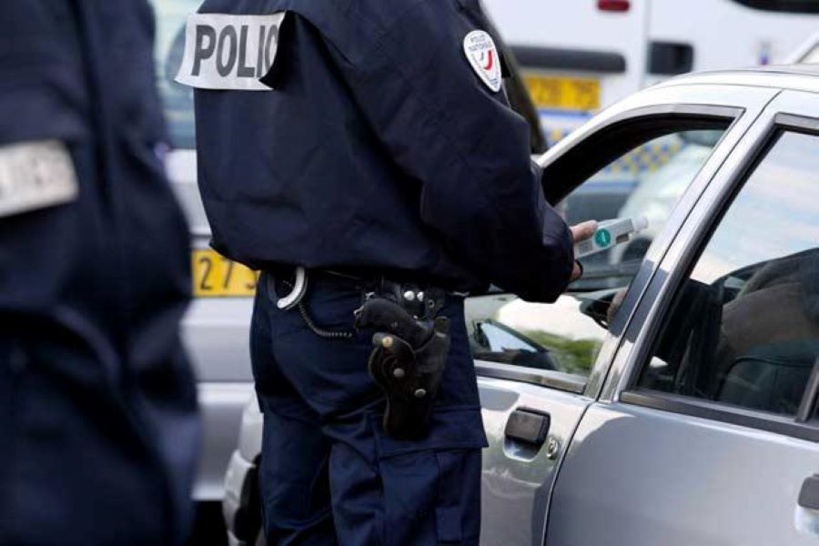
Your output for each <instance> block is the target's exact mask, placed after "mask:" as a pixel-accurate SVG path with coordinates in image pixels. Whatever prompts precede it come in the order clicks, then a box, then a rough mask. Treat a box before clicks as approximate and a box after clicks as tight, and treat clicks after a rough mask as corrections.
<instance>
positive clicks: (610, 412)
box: [224, 66, 819, 546]
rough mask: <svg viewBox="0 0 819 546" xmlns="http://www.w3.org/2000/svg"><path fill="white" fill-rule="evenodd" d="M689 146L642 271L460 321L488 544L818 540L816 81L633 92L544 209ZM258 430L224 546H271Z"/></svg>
mask: <svg viewBox="0 0 819 546" xmlns="http://www.w3.org/2000/svg"><path fill="white" fill-rule="evenodd" d="M715 132H717V133H718V138H712V137H713V135H714V133H715ZM698 133H702V135H701V136H703V137H707V138H700V139H695V140H697V142H698V144H697V145H698V146H703V145H704V144H703V143H704V142H707V143H709V144H707V146H708V148H707V153H698V154H694V155H696V157H693V158H692V157H688V158H686V162H687V163H690V161H691V160H696V161H697V164H696V165H695V166H694V168H693V170H691V171H690V176H688V175H687V176H688V180H687V182H686V184H685V187H684V188H682V189H681V190H680V189H677V188H674V189H673V191H675V192H677V196H679V197H678V198H677V197H676V196H675V202H676V205H675V206H673V207H670V206H663V207H662V211H660V212H661V213H662V214H661V216H662V217H657V216H656V214H655V213H658V212H657V211H651V213H650V214H647V216H649V217H652V218H653V221H654V222H655V223H659V224H661V229H657V230H656V233H652V241H651V244H650V246H649V247H648V248H647V249H646V248H643V250H642V251H641V253H642V252H645V255H644V256H641V255H638V254H640V253H635V252H632V253H629V254H628V255H621V256H619V257H618V259H617V260H609V259H605V260H599V259H598V260H594V261H590V262H589V263H588V264H587V267H586V275H585V278H584V279H583V280H582V281H581V282H578V283H576V284H575V286H573V287H572V288H571V290H570V291H569V292H568V293H566V294H565V295H564V296H562V297H561V298H560V300H559V301H558V302H557V303H555V304H554V305H538V304H530V303H526V302H523V301H521V300H519V299H517V298H515V297H513V296H510V295H506V294H492V295H487V296H482V297H478V298H473V299H471V300H470V301H469V304H468V309H467V318H468V322H469V325H470V338H471V342H472V345H473V353H474V356H475V366H476V367H477V370H478V374H479V384H480V391H481V401H482V405H483V418H484V423H485V427H486V432H487V434H488V436H489V439H490V447H489V448H488V449H487V450H486V451H485V452H484V460H483V507H482V517H483V527H482V529H483V532H482V539H481V543H482V544H484V545H487V546H496V545H499V544H503V545H504V546H533V545H540V544H547V545H558V546H575V545H576V546H588V545H590V544H605V545H608V546H617V545H622V546H656V545H659V544H662V545H664V546H690V545H693V544H696V545H699V546H726V545H742V546H748V545H760V546H770V545H772V544H776V545H782V544H792V545H800V544H804V545H813V544H816V543H817V540H819V476H817V475H816V474H817V472H819V418H817V400H818V399H819V358H818V357H819V68H817V67H814V68H811V67H808V66H801V67H790V68H788V67H785V68H769V69H764V70H763V69H758V70H752V71H736V72H724V73H714V74H703V75H694V76H686V77H682V78H679V79H675V80H672V81H669V82H666V83H663V84H661V85H659V86H656V87H653V88H651V89H649V90H646V91H643V92H640V93H638V94H636V95H634V96H632V97H630V98H628V99H626V100H624V101H622V102H620V103H618V104H617V105H615V106H613V107H611V108H609V109H607V110H605V111H604V112H603V113H601V114H599V115H598V116H596V117H595V118H593V119H592V120H591V121H590V122H588V123H587V124H586V125H584V126H583V127H582V128H580V129H579V130H577V131H576V132H575V133H573V134H572V135H571V136H569V137H568V138H567V139H565V140H564V141H562V142H560V143H559V144H558V145H557V146H555V147H554V148H553V149H552V150H550V151H549V152H548V153H546V154H545V155H544V156H543V157H542V158H541V159H540V163H541V164H542V166H543V167H544V180H545V190H546V193H547V195H548V197H549V199H550V201H551V202H553V203H559V202H565V201H566V198H567V197H568V196H569V195H571V194H572V192H574V191H575V190H576V189H577V188H578V187H580V186H581V185H582V184H588V183H589V182H590V181H591V182H593V181H594V180H595V177H599V176H604V174H601V173H606V169H607V167H608V166H610V165H616V164H618V161H617V160H618V159H620V158H622V157H625V156H626V155H627V154H629V152H630V151H632V150H637V149H640V150H643V149H646V148H647V146H646V145H647V144H651V143H652V142H662V143H667V142H670V141H672V140H674V139H673V138H672V139H669V136H673V135H686V137H685V138H684V139H682V140H685V139H689V140H690V139H691V137H692V136H694V137H696V135H697V134H698ZM648 148H649V149H650V148H651V147H650V146H648ZM700 151H701V150H700ZM674 153H676V152H673V153H671V154H670V155H671V156H673V155H674ZM655 182H657V180H655ZM657 191H661V190H660V189H658V190H657ZM645 202H646V207H648V206H650V203H651V202H652V200H646V201H645ZM362 365H364V363H362ZM261 429H262V427H261V416H260V415H259V412H258V410H257V409H256V407H255V403H251V404H250V405H248V406H247V408H246V409H245V412H244V416H243V420H242V429H241V433H240V438H239V445H238V448H237V449H236V451H235V452H234V453H233V456H232V459H231V462H230V465H229V468H228V470H227V475H226V478H225V488H226V497H225V501H224V515H225V518H226V522H227V526H228V529H229V534H230V541H231V542H232V543H233V544H243V543H251V544H252V543H261V542H262V540H261V539H260V526H261V521H260V512H261V510H260V506H259V495H258V485H257V477H256V472H255V468H256V464H257V461H258V458H259V452H260V445H261Z"/></svg>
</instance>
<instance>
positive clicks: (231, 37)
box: [176, 11, 287, 91]
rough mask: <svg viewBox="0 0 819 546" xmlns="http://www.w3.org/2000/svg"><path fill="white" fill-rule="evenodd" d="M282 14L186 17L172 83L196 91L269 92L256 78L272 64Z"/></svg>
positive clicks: (264, 72)
mask: <svg viewBox="0 0 819 546" xmlns="http://www.w3.org/2000/svg"><path fill="white" fill-rule="evenodd" d="M286 15H287V12H286V11H282V12H278V13H274V14H270V15H223V14H217V13H198V14H194V15H189V16H188V20H187V24H186V26H185V53H184V55H183V57H182V66H181V67H180V68H179V73H178V74H177V75H176V81H177V82H179V83H181V84H182V85H187V86H189V87H196V88H199V89H221V90H233V91H270V90H271V89H270V87H268V86H267V85H265V84H263V83H262V82H260V81H259V78H261V77H263V76H264V75H265V74H267V73H268V72H269V71H270V68H271V67H272V66H273V64H274V63H275V62H276V53H277V52H278V49H279V29H280V28H281V24H282V21H284V18H285V16H286Z"/></svg>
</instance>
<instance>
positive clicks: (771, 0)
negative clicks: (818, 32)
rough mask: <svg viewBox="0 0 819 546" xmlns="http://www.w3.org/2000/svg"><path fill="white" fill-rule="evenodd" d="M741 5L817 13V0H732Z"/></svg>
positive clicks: (766, 9)
mask: <svg viewBox="0 0 819 546" xmlns="http://www.w3.org/2000/svg"><path fill="white" fill-rule="evenodd" d="M733 1H734V2H736V3H738V4H742V5H743V6H748V7H749V8H754V9H759V10H764V11H785V12H791V13H819V0H733Z"/></svg>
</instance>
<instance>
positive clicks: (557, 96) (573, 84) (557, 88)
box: [523, 75, 600, 111]
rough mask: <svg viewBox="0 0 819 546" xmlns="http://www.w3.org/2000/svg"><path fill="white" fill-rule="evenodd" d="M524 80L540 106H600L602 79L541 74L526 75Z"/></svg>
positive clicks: (593, 107) (571, 107)
mask: <svg viewBox="0 0 819 546" xmlns="http://www.w3.org/2000/svg"><path fill="white" fill-rule="evenodd" d="M523 80H524V81H525V82H526V87H527V88H528V89H529V94H530V95H531V97H532V101H533V102H534V103H535V106H537V107H538V108H549V109H555V110H582V111H585V110H597V109H598V108H600V80H596V79H593V78H564V77H553V76H539V75H528V76H524V78H523Z"/></svg>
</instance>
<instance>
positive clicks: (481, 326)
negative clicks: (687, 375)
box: [466, 120, 729, 379]
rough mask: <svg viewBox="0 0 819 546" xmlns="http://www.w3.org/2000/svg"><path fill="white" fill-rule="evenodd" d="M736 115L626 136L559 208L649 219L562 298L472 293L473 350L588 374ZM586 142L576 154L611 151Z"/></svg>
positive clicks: (575, 213)
mask: <svg viewBox="0 0 819 546" xmlns="http://www.w3.org/2000/svg"><path fill="white" fill-rule="evenodd" d="M728 124H729V121H725V120H720V121H714V120H712V122H711V123H710V124H703V123H702V120H697V121H696V122H695V121H693V120H692V122H691V125H690V127H691V128H690V129H689V125H688V124H687V123H686V121H685V120H677V122H676V123H673V124H666V125H665V126H659V125H657V126H652V127H651V128H650V130H647V131H642V132H640V133H639V137H641V138H639V137H638V136H635V135H632V136H631V140H630V141H629V140H625V142H628V146H627V147H626V148H625V149H617V148H614V149H613V150H614V152H613V154H612V155H611V156H609V159H608V161H604V162H602V164H601V165H600V167H599V168H597V169H596V170H595V171H594V172H593V173H590V175H589V176H587V177H586V178H585V180H583V181H582V184H580V185H579V186H578V187H577V188H576V189H575V191H573V192H572V193H571V194H570V195H568V196H567V197H566V198H565V199H563V200H562V201H561V202H560V203H559V204H558V205H557V208H558V210H560V212H561V214H563V216H564V217H565V218H566V219H567V221H568V222H569V223H570V224H576V223H578V222H581V221H584V220H587V219H595V220H605V219H611V218H626V217H631V218H635V217H639V216H643V217H645V218H646V219H647V220H648V222H649V225H648V228H647V229H645V230H643V231H642V232H640V233H638V234H636V235H635V236H633V237H632V239H631V240H630V241H629V242H627V243H625V244H621V245H617V246H615V247H614V248H611V249H609V250H608V251H604V252H600V253H598V254H593V255H590V256H587V257H585V258H583V259H581V263H582V264H583V267H584V277H583V278H582V279H580V280H579V281H577V282H575V283H574V284H573V285H572V286H571V287H570V288H569V290H568V291H567V292H566V293H565V294H564V295H563V296H561V297H560V298H559V299H558V301H557V302H555V303H554V304H536V303H529V302H525V301H523V300H521V299H519V298H516V297H514V296H512V295H509V294H490V295H485V296H480V297H474V298H470V299H468V300H467V304H466V318H467V327H468V330H469V335H470V340H471V345H472V351H473V356H474V357H475V358H476V359H477V360H484V361H490V362H496V363H503V364H508V365H511V366H523V367H527V368H537V369H541V370H554V371H558V372H562V373H567V374H571V375H574V376H577V377H579V378H583V379H585V378H586V377H587V376H588V375H589V374H590V373H591V369H592V367H593V365H594V363H595V360H596V358H597V354H598V352H599V350H600V348H601V346H602V344H603V341H604V339H605V337H606V336H607V334H608V325H609V323H610V322H611V320H612V318H613V316H614V314H615V313H616V312H617V311H618V309H619V303H620V302H621V301H622V300H623V298H624V296H625V293H626V290H627V288H628V287H629V285H630V283H631V281H632V279H633V278H634V276H635V275H636V273H637V271H638V269H639V267H640V265H641V263H642V260H643V257H644V255H645V253H646V251H647V250H648V248H649V247H650V245H651V243H652V241H653V240H654V238H655V237H656V236H657V235H658V234H659V232H660V231H661V230H662V228H663V226H664V225H665V222H666V221H667V220H668V218H669V216H670V215H671V211H672V210H673V208H674V206H675V205H676V203H677V201H678V199H679V198H680V196H681V195H682V194H683V192H684V191H685V190H686V189H687V188H688V186H689V184H690V183H691V182H692V181H693V180H694V178H695V176H696V175H697V173H698V172H699V171H700V169H701V168H702V166H703V165H704V164H705V162H706V161H707V159H708V158H709V157H710V155H711V153H712V151H713V150H714V148H715V147H716V145H717V143H718V142H719V140H720V138H721V136H722V134H723V133H724V132H725V130H726V129H727V126H728ZM675 129H676V130H675ZM621 142H622V140H621ZM586 147H588V149H584V148H586ZM576 148H578V150H577V151H576V152H574V151H573V152H571V153H574V154H575V155H576V156H578V157H579V158H580V159H582V157H583V154H584V153H595V154H597V155H598V158H597V160H598V161H599V156H600V155H604V153H603V154H601V152H600V148H599V147H597V145H596V143H595V142H593V141H590V142H589V143H588V145H587V144H586V143H585V142H584V143H580V144H578V145H577V146H576ZM557 170H558V172H559V170H560V169H559V168H558V169H557ZM548 175H549V173H548V172H547V173H546V175H545V176H548ZM579 182H580V181H578V183H579ZM501 330H502V331H501Z"/></svg>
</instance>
